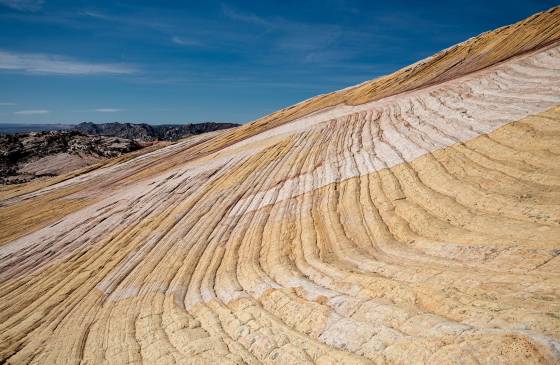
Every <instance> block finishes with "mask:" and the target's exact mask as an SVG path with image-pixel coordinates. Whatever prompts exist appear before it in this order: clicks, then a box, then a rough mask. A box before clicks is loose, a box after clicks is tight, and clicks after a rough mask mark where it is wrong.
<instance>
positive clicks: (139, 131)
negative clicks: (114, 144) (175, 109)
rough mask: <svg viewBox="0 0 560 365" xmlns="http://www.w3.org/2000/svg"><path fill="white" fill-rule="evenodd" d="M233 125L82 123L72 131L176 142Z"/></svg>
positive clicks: (233, 124) (233, 125)
mask: <svg viewBox="0 0 560 365" xmlns="http://www.w3.org/2000/svg"><path fill="white" fill-rule="evenodd" d="M238 126H239V124H235V123H211V122H209V123H196V124H184V125H173V124H170V125H149V124H145V123H141V124H134V123H90V122H84V123H80V124H78V125H77V126H76V127H74V130H76V131H79V132H81V133H84V134H91V135H102V136H111V137H120V138H128V139H138V140H142V141H156V140H160V141H176V140H179V139H181V138H185V137H188V136H192V135H196V134H202V133H208V132H214V131H217V130H221V129H227V128H233V127H238Z"/></svg>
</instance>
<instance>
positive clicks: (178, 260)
mask: <svg viewBox="0 0 560 365" xmlns="http://www.w3.org/2000/svg"><path fill="white" fill-rule="evenodd" d="M559 24H560V11H559V10H558V9H553V10H551V11H549V12H546V13H542V14H538V15H535V16H533V17H531V18H529V19H527V20H525V21H523V22H520V23H518V24H516V25H513V26H510V27H505V28H501V29H499V30H497V31H494V32H489V33H485V34H483V35H481V36H478V37H475V38H473V39H471V40H469V41H467V42H465V43H463V44H461V45H458V46H456V47H453V48H451V49H449V50H446V51H444V52H443V53H440V54H438V55H436V56H434V57H432V58H431V59H428V60H425V61H422V62H421V63H418V64H416V65H415V66H412V67H410V68H407V69H404V70H401V71H399V72H397V73H395V74H393V75H389V76H387V77H384V78H381V79H378V80H374V81H372V82H368V83H365V84H362V85H360V86H357V87H355V88H350V89H346V90H343V91H340V92H338V93H334V94H329V95H327V96H321V97H317V98H314V99H311V100H309V101H306V102H304V103H300V104H298V105H296V106H294V107H292V108H291V109H285V110H283V111H280V112H278V113H275V114H273V115H271V116H268V117H265V118H263V119H261V120H258V121H256V122H253V123H250V124H248V125H245V126H243V127H239V128H237V129H235V130H233V131H219V132H215V133H213V134H211V135H208V136H205V135H203V136H197V137H194V138H189V139H186V140H184V141H182V142H179V143H177V144H175V145H172V146H169V147H166V148H163V149H160V150H157V151H154V152H151V153H147V154H144V155H142V156H139V157H136V158H133V159H128V160H126V161H115V162H114V163H113V164H108V165H105V166H102V167H99V168H97V169H94V170H93V171H89V172H83V173H76V174H74V176H68V177H67V178H64V179H58V180H56V181H51V182H50V183H42V184H43V185H41V184H34V185H29V186H24V187H21V188H19V189H18V190H14V189H11V190H5V191H2V192H0V196H1V197H2V201H1V202H0V218H1V219H0V221H1V223H0V224H1V226H0V228H1V229H2V237H1V238H2V242H3V243H1V245H0V359H1V360H4V361H6V362H7V363H14V364H19V363H33V364H51V363H64V364H68V363H70V364H78V363H84V364H102V363H110V364H124V363H147V364H166V363H186V364H196V363H200V364H205V363H216V364H229V363H231V364H233V363H249V364H260V363H266V364H281V365H285V364H303V363H318V364H344V363H346V364H362V363H363V364H368V363H374V364H375V363H379V364H383V363H387V364H399V363H400V364H410V363H427V364H450V363H457V364H459V363H460V364H471V363H472V364H532V363H535V364H556V363H559V362H560V315H559V313H560V159H559V157H560V42H558V37H559V35H560V28H559Z"/></svg>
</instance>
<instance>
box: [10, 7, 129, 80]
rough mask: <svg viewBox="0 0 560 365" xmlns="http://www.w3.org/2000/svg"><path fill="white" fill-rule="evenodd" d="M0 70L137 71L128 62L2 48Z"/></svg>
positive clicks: (52, 72)
mask: <svg viewBox="0 0 560 365" xmlns="http://www.w3.org/2000/svg"><path fill="white" fill-rule="evenodd" d="M0 1H1V0H0ZM0 70H13V71H22V72H29V73H48V74H59V75H99V74H131V73H134V72H136V69H135V68H134V67H132V66H130V65H126V64H110V63H87V62H81V61H75V60H72V59H70V58H66V57H62V56H58V55H52V54H41V53H13V52H8V51H2V50H0Z"/></svg>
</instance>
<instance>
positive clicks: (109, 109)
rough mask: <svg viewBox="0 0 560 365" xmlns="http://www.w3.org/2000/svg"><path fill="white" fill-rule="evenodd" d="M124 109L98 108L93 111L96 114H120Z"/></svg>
mask: <svg viewBox="0 0 560 365" xmlns="http://www.w3.org/2000/svg"><path fill="white" fill-rule="evenodd" d="M123 110H124V109H117V108H99V109H95V111H96V112H99V113H118V112H122V111H123Z"/></svg>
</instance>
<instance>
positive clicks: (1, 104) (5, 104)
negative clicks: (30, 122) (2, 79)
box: [0, 101, 16, 106]
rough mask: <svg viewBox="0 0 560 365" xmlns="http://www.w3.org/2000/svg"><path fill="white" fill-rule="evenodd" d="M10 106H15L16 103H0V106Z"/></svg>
mask: <svg viewBox="0 0 560 365" xmlns="http://www.w3.org/2000/svg"><path fill="white" fill-rule="evenodd" d="M12 105H16V103H12V102H11V101H4V102H0V106H12Z"/></svg>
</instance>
